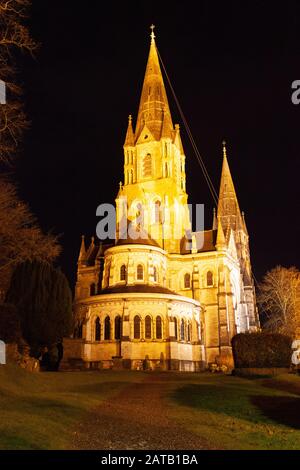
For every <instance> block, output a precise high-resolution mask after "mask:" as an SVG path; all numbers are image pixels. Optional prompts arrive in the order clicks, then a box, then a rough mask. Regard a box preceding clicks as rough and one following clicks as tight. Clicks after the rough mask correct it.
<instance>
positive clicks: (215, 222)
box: [212, 207, 218, 230]
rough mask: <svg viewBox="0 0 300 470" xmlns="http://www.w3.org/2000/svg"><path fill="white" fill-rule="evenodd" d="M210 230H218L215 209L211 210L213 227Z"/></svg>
mask: <svg viewBox="0 0 300 470" xmlns="http://www.w3.org/2000/svg"><path fill="white" fill-rule="evenodd" d="M212 229H213V230H217V229H218V219H217V214H216V208H215V207H214V209H213V226H212Z"/></svg>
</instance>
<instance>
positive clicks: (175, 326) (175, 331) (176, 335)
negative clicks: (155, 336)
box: [174, 317, 178, 339]
mask: <svg viewBox="0 0 300 470" xmlns="http://www.w3.org/2000/svg"><path fill="white" fill-rule="evenodd" d="M177 328H178V325H177V318H176V317H174V333H175V338H176V339H177V338H178V333H177Z"/></svg>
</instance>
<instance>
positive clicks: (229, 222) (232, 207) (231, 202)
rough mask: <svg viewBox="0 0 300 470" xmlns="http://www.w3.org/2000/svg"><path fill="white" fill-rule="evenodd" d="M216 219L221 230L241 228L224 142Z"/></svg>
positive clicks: (224, 143) (240, 217) (240, 218)
mask: <svg viewBox="0 0 300 470" xmlns="http://www.w3.org/2000/svg"><path fill="white" fill-rule="evenodd" d="M218 217H220V219H221V222H222V226H223V228H227V227H228V226H230V227H231V228H232V229H233V230H237V229H239V228H242V216H241V211H240V207H239V203H238V199H237V196H236V192H235V188H234V184H233V180H232V177H231V173H230V169H229V165H228V160H227V150H226V142H225V141H223V167H222V175H221V184H220V193H219V203H218Z"/></svg>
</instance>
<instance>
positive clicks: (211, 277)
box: [206, 271, 214, 286]
mask: <svg viewBox="0 0 300 470" xmlns="http://www.w3.org/2000/svg"><path fill="white" fill-rule="evenodd" d="M206 285H207V286H213V285H214V275H213V273H212V272H211V271H208V272H207V274H206Z"/></svg>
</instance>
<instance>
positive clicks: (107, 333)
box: [104, 316, 110, 340]
mask: <svg viewBox="0 0 300 470" xmlns="http://www.w3.org/2000/svg"><path fill="white" fill-rule="evenodd" d="M104 339H106V340H108V339H110V318H109V317H108V316H107V317H106V318H105V321H104Z"/></svg>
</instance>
